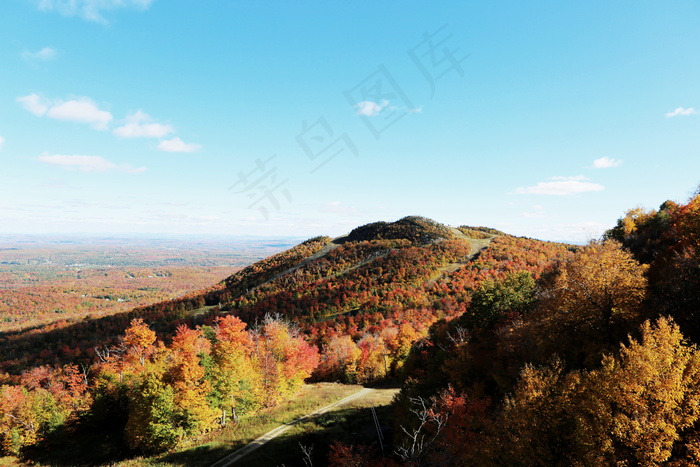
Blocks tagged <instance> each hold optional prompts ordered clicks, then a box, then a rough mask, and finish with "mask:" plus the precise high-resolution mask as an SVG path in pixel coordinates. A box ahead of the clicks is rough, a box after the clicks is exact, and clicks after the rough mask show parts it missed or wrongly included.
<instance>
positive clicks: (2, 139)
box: [0, 136, 5, 150]
mask: <svg viewBox="0 0 700 467" xmlns="http://www.w3.org/2000/svg"><path fill="white" fill-rule="evenodd" d="M4 145H5V138H3V137H2V136H0V150H2V147H3V146H4Z"/></svg>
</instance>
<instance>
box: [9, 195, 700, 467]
mask: <svg viewBox="0 0 700 467" xmlns="http://www.w3.org/2000/svg"><path fill="white" fill-rule="evenodd" d="M258 246H259V247H260V248H259V249H258V250H256V251H250V250H248V251H247V252H246V254H245V255H241V256H240V257H236V258H232V257H230V255H229V256H226V255H223V254H221V255H219V258H220V259H221V258H224V256H225V261H224V260H223V259H222V260H221V261H218V262H207V261H201V258H199V260H197V258H195V256H196V255H194V254H193V253H192V254H191V255H190V256H189V257H190V258H194V259H192V261H191V262H190V263H188V264H182V262H177V263H173V262H172V261H171V262H170V263H168V262H167V258H166V257H162V258H160V257H159V258H150V259H149V260H148V261H150V262H146V263H143V264H140V263H139V264H135V265H134V264H132V265H130V266H124V265H122V266H123V267H120V268H116V269H115V268H102V267H101V266H100V265H99V264H98V263H96V265H93V266H89V265H88V266H85V265H83V266H81V269H80V270H79V271H77V270H76V268H75V267H73V268H68V269H66V268H63V269H61V268H53V270H51V268H49V269H46V268H44V266H45V265H44V266H42V268H40V269H36V270H35V269H32V270H29V269H27V268H30V266H31V265H32V263H31V261H30V260H28V259H27V258H26V257H25V258H24V259H22V254H26V253H22V252H21V251H14V250H12V251H0V254H2V255H3V256H1V257H2V258H7V257H8V255H11V254H12V255H14V257H13V258H14V259H12V260H5V261H4V262H2V263H1V264H0V267H1V268H2V269H1V270H2V273H3V277H5V278H6V280H5V282H3V285H2V287H1V288H0V312H2V316H1V317H0V320H1V321H2V324H3V328H2V332H0V343H1V344H2V345H0V383H1V386H0V414H1V418H0V447H1V449H2V451H3V454H4V455H5V456H8V459H9V458H12V459H16V460H17V462H35V463H37V465H54V463H53V462H54V461H52V459H51V453H52V452H58V451H59V450H60V448H61V446H62V445H63V444H65V443H66V441H67V440H72V441H73V442H81V440H83V441H82V442H85V443H91V444H93V445H94V446H97V447H96V448H95V449H93V452H87V451H86V452H85V454H84V457H83V458H74V459H73V462H74V464H73V465H110V463H114V462H119V461H125V460H128V459H130V458H136V457H137V456H149V455H159V454H161V453H168V452H175V450H177V449H179V448H181V447H182V446H196V445H197V444H198V443H200V442H202V440H203V439H211V437H213V436H216V433H218V432H219V431H221V430H223V429H224V427H230V426H232V425H234V426H235V425H239V426H243V425H245V424H246V423H248V420H249V419H250V417H251V416H253V415H254V414H259V413H265V411H266V410H269V409H270V408H273V407H278V406H282V405H284V404H286V403H288V401H290V400H292V399H294V398H295V397H297V395H298V394H299V392H300V390H301V389H302V388H303V387H305V385H306V386H308V385H313V384H315V383H321V382H337V383H343V384H358V385H365V386H368V387H383V386H392V385H393V386H394V387H398V388H399V390H398V392H397V395H396V397H395V398H394V400H393V402H392V404H391V408H390V411H391V418H390V420H387V421H386V423H387V424H388V425H390V426H388V427H387V428H386V429H384V430H383V432H384V433H385V434H386V439H385V440H384V441H383V442H381V446H380V445H379V443H377V442H375V441H369V442H367V441H366V440H362V441H356V440H353V439H350V438H347V437H344V438H343V439H336V440H334V441H332V442H330V443H323V444H322V445H318V446H316V449H315V451H314V453H313V455H309V456H308V457H307V458H306V459H305V460H304V461H303V462H302V458H301V457H300V456H298V455H296V454H295V455H294V456H292V457H291V458H290V459H286V460H285V465H305V463H306V465H309V463H310V462H313V465H332V466H423V465H430V466H433V465H446V466H447V465H455V466H504V465H505V466H510V465H513V466H515V465H523V466H531V465H532V466H534V465H541V466H557V465H562V466H564V465H566V466H570V465H574V466H613V465H614V466H623V465H626V466H635V465H639V466H685V465H700V349H699V348H698V344H700V319H699V317H698V313H700V195H697V196H694V197H692V198H691V199H690V200H688V201H687V202H686V203H675V202H672V201H667V202H665V203H663V204H662V205H661V206H660V207H659V208H658V210H651V211H648V210H644V209H640V208H635V209H631V210H630V211H628V212H626V213H624V214H622V215H621V217H620V219H619V220H618V221H617V225H616V226H615V227H614V228H612V229H610V230H608V231H607V232H606V233H605V235H604V236H603V238H601V239H599V240H596V241H592V242H590V243H588V244H586V245H570V244H563V243H554V242H545V241H540V240H536V239H531V238H524V237H516V236H512V235H509V234H507V233H505V232H501V231H499V230H495V229H492V228H487V227H473V226H460V227H450V226H445V225H442V224H439V223H437V222H434V221H432V220H430V219H426V218H423V217H417V216H411V217H405V218H403V219H400V220H398V221H395V222H376V223H372V224H367V225H364V226H360V227H358V228H356V229H354V230H352V231H351V232H350V233H349V234H347V235H345V236H342V237H338V238H335V239H332V238H330V237H323V236H321V237H315V238H311V239H309V240H306V241H304V242H302V243H299V244H296V246H293V247H291V248H287V245H272V246H271V245H268V244H265V245H258ZM273 253H274V254H273ZM134 254H135V255H136V256H137V257H139V258H143V256H139V255H138V254H137V253H134ZM217 254H219V253H217ZM193 255H194V256H193ZM222 255H223V256H222ZM227 255H228V253H227ZM98 256H99V255H98ZM261 258H262V259H261ZM12 261H15V263H12ZM71 261H72V260H69V259H66V264H72V263H71ZM164 261H166V262H165V263H164ZM11 263H12V264H11ZM136 266H140V267H136ZM125 268H126V269H125ZM30 269H31V268H30ZM66 271H68V272H66ZM42 275H43V276H42ZM105 281H107V282H109V281H111V282H109V284H107V282H105ZM96 433H99V434H100V435H99V436H98V437H96V435H95V434H96ZM98 438H99V441H96V439H98ZM56 462H57V461H56ZM61 462H62V463H60V465H66V462H65V461H61ZM129 465H136V464H129ZM240 465H245V464H243V463H242V464H240Z"/></svg>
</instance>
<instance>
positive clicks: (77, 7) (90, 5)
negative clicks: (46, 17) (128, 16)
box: [39, 0, 153, 23]
mask: <svg viewBox="0 0 700 467" xmlns="http://www.w3.org/2000/svg"><path fill="white" fill-rule="evenodd" d="M151 3H153V0H39V9H40V10H44V11H57V12H58V13H60V14H62V15H63V16H80V17H82V18H83V19H86V20H88V21H95V22H98V23H106V22H107V20H106V19H105V18H104V16H103V15H102V13H103V12H105V11H109V10H117V9H120V8H130V9H136V10H141V11H143V10H147V9H148V7H150V6H151Z"/></svg>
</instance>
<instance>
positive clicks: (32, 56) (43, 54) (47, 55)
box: [22, 47, 57, 63]
mask: <svg viewBox="0 0 700 467" xmlns="http://www.w3.org/2000/svg"><path fill="white" fill-rule="evenodd" d="M56 55H57V53H56V49H54V48H52V47H44V48H43V49H41V50H37V51H36V52H30V51H29V50H25V51H23V52H22V58H23V59H24V60H26V61H27V62H30V63H36V62H48V61H50V60H53V59H54V58H56Z"/></svg>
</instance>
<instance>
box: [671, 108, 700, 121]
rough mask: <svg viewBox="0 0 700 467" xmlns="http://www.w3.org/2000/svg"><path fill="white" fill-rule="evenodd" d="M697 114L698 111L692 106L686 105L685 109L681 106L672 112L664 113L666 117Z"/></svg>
mask: <svg viewBox="0 0 700 467" xmlns="http://www.w3.org/2000/svg"><path fill="white" fill-rule="evenodd" d="M698 114H700V112H699V111H697V110H695V109H694V108H692V107H688V108H687V109H684V108H683V107H678V108H677V109H676V110H674V111H673V112H668V113H667V114H666V118H671V117H678V116H688V115H698Z"/></svg>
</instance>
